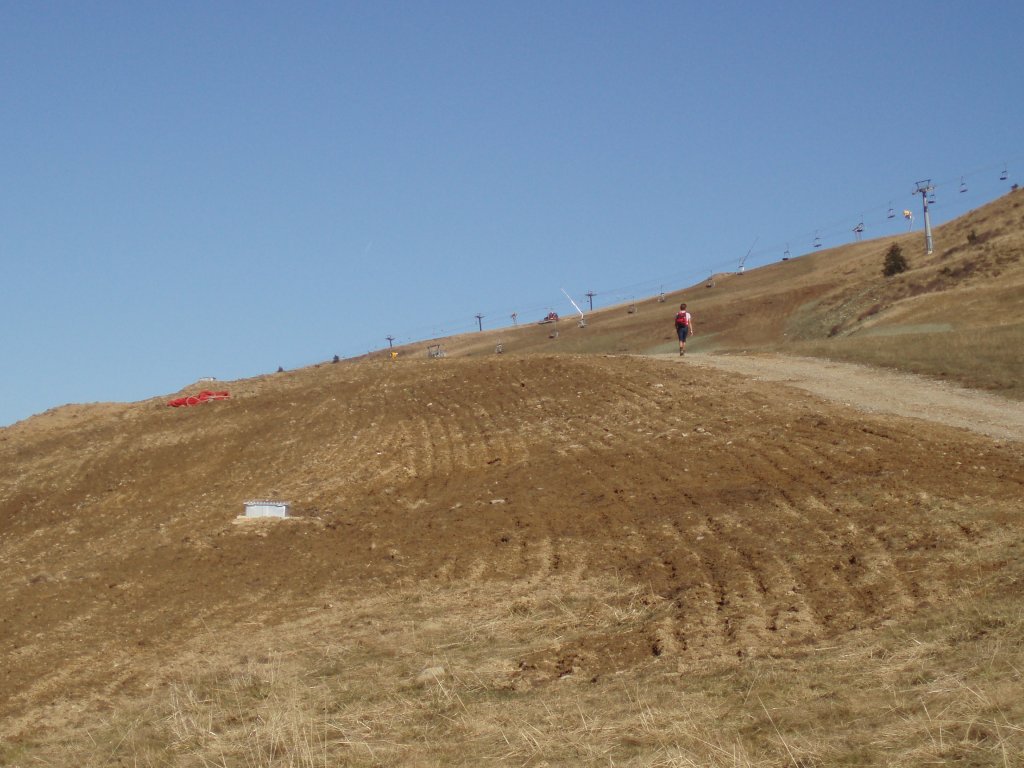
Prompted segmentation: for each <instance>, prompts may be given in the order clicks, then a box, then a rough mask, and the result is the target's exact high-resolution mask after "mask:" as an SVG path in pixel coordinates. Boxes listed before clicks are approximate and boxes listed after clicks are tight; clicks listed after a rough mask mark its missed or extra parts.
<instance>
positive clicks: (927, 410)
mask: <svg viewBox="0 0 1024 768" xmlns="http://www.w3.org/2000/svg"><path fill="white" fill-rule="evenodd" d="M659 357H662V356H661V355H659ZM663 357H665V358H666V359H670V360H672V361H673V362H678V363H679V364H683V363H684V360H682V359H680V358H678V357H677V356H675V355H665V356H663ZM685 364H686V365H694V366H699V367H713V368H718V369H720V370H723V371H731V372H733V373H740V374H743V375H745V376H752V377H753V378H755V379H760V380H763V381H776V382H780V383H783V384H788V385H790V386H793V387H797V388H799V389H803V390H806V391H808V392H812V393H813V394H815V395H818V396H819V397H823V398H825V399H827V400H832V401H835V402H840V403H843V404H844V405H849V406H852V407H854V408H858V409H860V410H863V411H867V412H871V413H890V414H893V415H896V416H905V417H910V418H916V419H925V420H927V421H932V422H937V423H939V424H945V425H948V426H952V427H960V428H962V429H968V430H971V431H973V432H978V433H980V434H983V435H988V436H989V437H995V438H999V439H1002V440H1014V441H1022V442H1024V403H1018V402H1016V401H1013V400H1007V399H1005V398H1001V397H998V396H997V395H991V394H988V393H987V392H981V391H978V390H971V389H964V388H962V387H956V386H953V385H950V384H946V383H944V382H939V381H933V380H930V379H926V378H923V377H920V376H914V375H912V374H904V373H896V372H894V371H887V370H882V369H878V368H871V367H869V366H864V365H856V364H853V363H840V362H834V361H831V360H820V359H815V358H805V357H787V356H785V355H709V354H694V355H687V356H686V358H685Z"/></svg>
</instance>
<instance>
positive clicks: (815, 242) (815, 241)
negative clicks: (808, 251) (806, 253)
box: [814, 237, 821, 248]
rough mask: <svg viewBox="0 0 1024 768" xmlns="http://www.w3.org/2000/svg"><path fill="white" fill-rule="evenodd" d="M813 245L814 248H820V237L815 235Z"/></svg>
mask: <svg viewBox="0 0 1024 768" xmlns="http://www.w3.org/2000/svg"><path fill="white" fill-rule="evenodd" d="M814 247H815V248H821V238H820V237H815V238H814Z"/></svg>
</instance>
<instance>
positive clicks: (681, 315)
mask: <svg viewBox="0 0 1024 768" xmlns="http://www.w3.org/2000/svg"><path fill="white" fill-rule="evenodd" d="M689 324H690V314H689V313H688V312H686V311H685V310H682V309H681V310H679V312H677V313H676V328H682V327H683V326H688V325H689Z"/></svg>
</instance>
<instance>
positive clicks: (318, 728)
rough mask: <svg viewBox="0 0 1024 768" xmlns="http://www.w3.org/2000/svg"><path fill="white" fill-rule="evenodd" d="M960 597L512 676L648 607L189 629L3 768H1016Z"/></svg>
mask: <svg viewBox="0 0 1024 768" xmlns="http://www.w3.org/2000/svg"><path fill="white" fill-rule="evenodd" d="M1003 579H1004V581H1005V580H1007V579H1010V577H1009V576H1007V575H1005V574H1004V576H1003ZM1010 580H1012V579H1010ZM962 597H963V600H962V601H958V602H957V603H956V606H955V607H953V608H950V609H945V610H944V611H943V612H942V613H937V612H930V613H926V614H922V615H920V616H919V617H917V618H916V619H914V620H912V621H911V622H910V623H909V624H906V625H903V626H893V627H889V628H884V629H882V630H880V631H876V632H873V633H869V632H862V633H854V634H851V635H847V636H845V637H841V638H836V639H835V640H834V641H832V642H829V643H826V644H821V645H819V646H817V647H809V648H804V649H803V650H800V651H797V652H793V653H790V654H787V655H779V656H767V657H761V658H756V657H755V658H748V659H746V660H744V661H735V660H717V661H714V660H707V661H706V662H704V663H701V664H696V665H695V664H692V663H689V662H684V661H683V660H682V659H681V658H679V657H673V656H672V655H671V654H664V655H662V656H661V657H652V658H651V660H650V662H649V663H648V664H646V665H645V666H643V667H641V668H639V669H636V668H634V669H631V670H628V671H623V673H621V674H610V675H608V676H606V677H601V678H596V679H586V678H584V677H581V676H579V675H576V674H573V673H569V674H565V675H564V676H563V677H561V678H557V679H553V680H551V681H545V682H541V681H538V682H530V681H529V680H527V679H526V678H525V677H523V676H521V674H520V671H519V670H518V669H517V668H515V666H509V665H508V663H507V662H506V661H503V660H505V659H514V658H518V657H523V656H528V655H529V654H530V653H531V652H533V651H535V650H537V649H540V648H545V647H551V646H557V645H559V644H560V643H562V642H563V641H566V640H570V639H572V638H573V637H575V636H579V635H581V634H587V633H593V632H595V631H608V630H609V629H610V628H614V627H615V626H621V625H623V624H630V623H633V622H636V621H640V620H647V619H650V618H652V617H654V618H657V614H658V612H659V610H660V609H661V604H660V602H659V601H658V600H656V599H651V596H650V595H644V594H642V593H640V592H638V591H637V590H636V589H635V588H626V587H625V586H624V584H622V583H621V582H618V581H616V580H614V579H606V580H603V581H597V580H589V581H580V580H573V579H570V578H568V577H566V578H563V579H560V580H551V581H548V582H546V583H544V584H543V585H539V586H531V585H526V584H507V583H501V582H495V583H490V584H483V585H475V586H474V585H465V586H462V587H458V588H453V589H444V590H434V591H428V592H424V591H422V590H420V589H418V588H415V587H414V588H410V589H408V590H403V591H400V592H394V593H391V594H383V595H377V596H373V597H369V598H366V597H363V598H360V597H357V596H354V595H349V596H347V597H343V596H335V598H334V599H335V600H336V601H337V602H336V605H337V607H336V608H333V609H330V610H328V609H325V610H324V615H316V616H311V617H309V618H307V619H305V620H302V621H299V622H296V623H294V624H292V625H290V626H287V627H278V628H276V629H274V630H266V631H263V630H261V631H259V632H257V633H255V634H254V635H252V636H251V637H249V638H247V639H246V640H245V641H244V642H243V641H242V640H241V639H239V638H234V639H233V640H231V639H228V638H225V637H223V636H220V637H201V638H197V640H196V642H195V643H194V644H193V645H192V647H190V648H188V649H186V650H185V651H184V652H183V653H182V655H181V656H180V657H179V658H178V659H176V660H174V661H173V664H172V665H171V666H169V667H168V670H167V674H166V678H165V679H163V680H160V681H152V684H153V689H152V692H151V694H150V695H149V696H148V697H147V698H144V699H140V700H136V701H135V702H134V705H133V707H128V708H125V707H119V708H117V709H116V710H115V711H116V712H117V713H118V714H117V715H116V716H114V717H113V718H112V719H110V720H109V721H107V722H105V723H103V724H102V725H101V726H99V727H93V728H90V729H88V730H83V731H80V732H78V733H76V734H74V735H73V736H71V737H65V738H59V737H54V738H53V740H48V741H44V742H37V743H35V744H33V745H22V746H21V747H20V748H18V749H16V750H15V749H14V748H11V747H9V748H8V751H7V752H6V753H0V754H2V755H3V756H4V757H3V759H0V765H6V766H19V767H20V766H28V765H52V766H58V765H59V766H63V765H80V766H89V767H91V766H96V767H97V768H98V767H99V766H108V765H130V766H153V767H154V768H156V767H158V766H175V767H177V766H182V767H185V766H188V767H189V768H191V767H193V766H195V767H196V768H215V767H216V768H236V767H238V768H243V767H244V768H250V767H251V768H257V767H263V766H268V767H269V766H289V768H291V767H293V766H294V767H295V768H313V767H314V766H339V765H344V766H391V765H408V766H470V765H473V766H476V765H522V766H577V765H607V766H721V767H722V768H725V767H726V766H728V767H730V768H737V767H753V766H825V765H851V766H853V765H857V766H863V765H887V766H921V765H928V764H950V763H955V764H957V765H972V766H1012V765H1020V764H1021V761H1022V760H1024V727H1022V726H1024V701H1022V700H1021V697H1020V695H1019V691H1020V690H1021V685H1022V680H1021V677H1022V670H1024V612H1022V611H1021V609H1020V606H1019V605H1018V604H1017V603H1016V602H1015V601H1014V600H1012V599H1003V598H998V597H997V598H996V599H990V600H987V601H982V602H976V603H975V604H976V605H980V606H983V607H972V602H971V600H972V595H971V594H969V593H968V591H967V590H965V593H964V594H963V596H962ZM203 647H210V648H217V651H216V652H214V653H211V654H205V653H203V652H202V648H203Z"/></svg>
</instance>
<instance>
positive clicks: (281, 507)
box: [245, 499, 288, 517]
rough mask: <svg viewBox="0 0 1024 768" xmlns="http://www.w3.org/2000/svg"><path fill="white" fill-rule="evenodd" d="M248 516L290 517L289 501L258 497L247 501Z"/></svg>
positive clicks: (246, 513)
mask: <svg viewBox="0 0 1024 768" xmlns="http://www.w3.org/2000/svg"><path fill="white" fill-rule="evenodd" d="M245 516H246V517H288V503H287V502H285V501H268V500H266V499H258V500H255V501H247V502H245Z"/></svg>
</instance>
